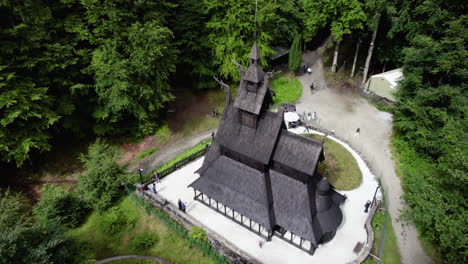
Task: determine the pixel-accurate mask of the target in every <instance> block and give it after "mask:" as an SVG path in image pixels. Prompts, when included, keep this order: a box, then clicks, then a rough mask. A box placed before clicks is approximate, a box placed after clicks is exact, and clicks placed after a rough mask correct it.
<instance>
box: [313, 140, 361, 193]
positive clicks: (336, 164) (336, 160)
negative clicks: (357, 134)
mask: <svg viewBox="0 0 468 264" xmlns="http://www.w3.org/2000/svg"><path fill="white" fill-rule="evenodd" d="M306 136H308V137H310V138H312V139H316V140H319V141H321V140H322V136H320V135H316V134H306ZM324 147H325V150H324V152H325V165H326V166H325V167H326V168H325V169H324V168H323V167H322V166H320V165H319V170H320V172H321V173H322V175H324V176H325V177H327V179H328V180H329V181H330V184H331V185H333V187H335V188H336V189H337V190H352V189H354V188H357V187H358V186H359V185H361V182H362V173H361V170H360V169H359V166H358V164H357V162H356V160H355V159H354V157H353V155H352V154H351V153H350V152H349V151H347V150H346V149H345V148H344V147H343V146H341V145H340V144H339V143H337V142H335V141H333V140H331V139H326V140H325V146H324Z"/></svg>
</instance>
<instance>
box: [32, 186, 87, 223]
mask: <svg viewBox="0 0 468 264" xmlns="http://www.w3.org/2000/svg"><path fill="white" fill-rule="evenodd" d="M33 210H34V216H35V218H36V222H37V223H39V224H42V225H47V223H48V222H56V223H58V224H60V225H63V226H65V227H69V228H73V227H76V226H77V225H78V224H80V223H81V222H82V221H83V218H84V216H86V213H87V211H88V210H87V209H86V207H85V206H84V202H83V201H81V200H80V199H79V198H78V197H77V196H76V194H75V193H73V192H69V191H65V190H62V189H60V188H54V187H51V186H48V185H46V186H45V187H44V188H43V189H42V190H41V198H40V200H39V202H38V203H37V204H36V205H35V206H34V209H33Z"/></svg>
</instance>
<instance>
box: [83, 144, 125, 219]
mask: <svg viewBox="0 0 468 264" xmlns="http://www.w3.org/2000/svg"><path fill="white" fill-rule="evenodd" d="M119 156H120V152H119V149H118V148H117V147H115V146H110V145H109V144H106V143H104V142H103V141H101V140H100V139H97V140H96V142H95V143H94V144H93V145H91V146H90V147H89V150H88V154H87V155H82V156H81V157H80V160H81V161H82V162H83V163H84V166H85V168H86V172H85V173H83V174H82V175H80V176H79V181H78V192H79V193H81V194H83V196H84V198H85V200H86V201H87V202H88V203H89V204H90V205H91V206H92V207H93V208H95V209H97V210H99V211H103V210H106V209H107V208H109V207H111V206H112V204H113V203H114V202H115V200H117V199H118V198H120V197H121V196H122V194H123V193H124V192H123V191H122V190H121V186H120V184H121V183H122V182H124V181H125V178H126V177H127V174H128V173H127V171H126V170H125V168H124V167H123V166H120V165H119V164H118V163H117V160H118V159H119Z"/></svg>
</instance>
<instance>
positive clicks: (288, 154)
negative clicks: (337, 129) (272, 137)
mask: <svg viewBox="0 0 468 264" xmlns="http://www.w3.org/2000/svg"><path fill="white" fill-rule="evenodd" d="M322 159H323V146H322V144H321V143H320V142H318V141H316V140H313V139H311V138H306V137H303V136H300V135H296V134H294V133H291V132H288V131H287V130H284V129H282V130H281V134H280V137H279V139H278V144H277V147H276V150H275V153H274V155H273V160H274V161H275V162H279V163H281V164H283V165H285V166H288V167H290V168H294V169H296V170H298V171H301V172H303V173H305V174H308V175H314V172H315V167H316V165H317V162H318V161H319V160H322Z"/></svg>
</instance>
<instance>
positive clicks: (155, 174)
mask: <svg viewBox="0 0 468 264" xmlns="http://www.w3.org/2000/svg"><path fill="white" fill-rule="evenodd" d="M153 176H154V182H155V183H161V179H159V175H158V173H157V172H156V171H155V172H154V173H153Z"/></svg>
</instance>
